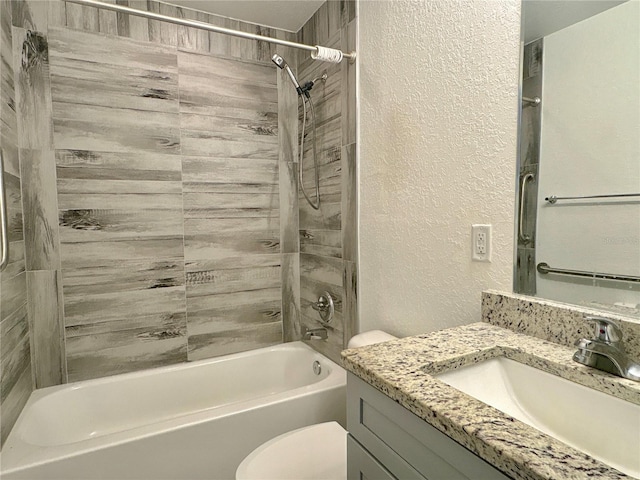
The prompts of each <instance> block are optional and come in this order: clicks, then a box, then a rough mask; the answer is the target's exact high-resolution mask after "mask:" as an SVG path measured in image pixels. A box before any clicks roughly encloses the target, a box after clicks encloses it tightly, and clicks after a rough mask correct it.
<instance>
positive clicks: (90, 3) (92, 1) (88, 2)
mask: <svg viewBox="0 0 640 480" xmlns="http://www.w3.org/2000/svg"><path fill="white" fill-rule="evenodd" d="M66 2H67V3H77V4H78V5H85V6H87V7H96V8H102V9H104V10H111V11H114V12H120V13H128V14H129V15H136V16H138V17H144V18H149V19H151V20H159V21H161V22H169V23H174V24H176V25H182V26H184V27H191V28H199V29H201V30H208V31H210V32H215V33H223V34H225V35H232V36H234V37H241V38H247V39H249V40H259V41H261V42H269V43H275V44H276V45H282V46H283V47H290V48H297V49H299V50H307V51H309V52H312V53H314V54H317V53H318V47H317V46H312V45H305V44H303V43H296V42H289V41H287V40H280V39H279V38H271V37H265V36H262V35H256V34H255V33H249V32H240V31H238V30H232V29H230V28H224V27H218V26H217V25H211V24H210V23H206V22H200V21H198V20H190V19H187V18H176V17H169V16H167V15H162V14H160V13H155V12H147V11H144V10H137V9H135V8H130V7H125V6H124V5H118V4H116V3H104V2H100V1H98V0H66ZM341 53H342V56H343V58H348V59H349V61H350V62H351V63H353V62H354V61H355V59H356V52H351V53H344V52H341Z"/></svg>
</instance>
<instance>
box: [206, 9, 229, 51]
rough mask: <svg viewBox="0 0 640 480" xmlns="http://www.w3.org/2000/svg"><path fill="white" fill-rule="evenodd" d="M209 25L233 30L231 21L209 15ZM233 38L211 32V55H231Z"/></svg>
mask: <svg viewBox="0 0 640 480" xmlns="http://www.w3.org/2000/svg"><path fill="white" fill-rule="evenodd" d="M208 22H209V23H211V24H212V25H216V26H218V27H224V28H231V19H230V18H227V17H221V16H219V15H209V20H208ZM230 45H231V36H229V35H225V34H223V33H215V32H209V53H211V54H213V55H225V56H228V55H229V49H230Z"/></svg>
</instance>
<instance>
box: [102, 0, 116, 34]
mask: <svg viewBox="0 0 640 480" xmlns="http://www.w3.org/2000/svg"><path fill="white" fill-rule="evenodd" d="M102 1H103V2H104V3H116V0H102ZM98 31H99V32H100V33H104V34H107V35H117V34H118V15H117V14H116V12H112V11H110V10H105V9H103V8H101V9H99V10H98Z"/></svg>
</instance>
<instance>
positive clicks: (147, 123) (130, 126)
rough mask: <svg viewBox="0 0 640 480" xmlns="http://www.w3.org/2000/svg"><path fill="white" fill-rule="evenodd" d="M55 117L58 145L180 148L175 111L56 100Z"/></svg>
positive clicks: (92, 148) (113, 148)
mask: <svg viewBox="0 0 640 480" xmlns="http://www.w3.org/2000/svg"><path fill="white" fill-rule="evenodd" d="M53 120H54V144H55V146H56V149H66V150H89V151H107V152H131V151H132V150H142V151H146V152H158V153H175V154H177V153H179V152H180V129H179V127H178V116H177V115H176V114H172V113H163V112H149V111H141V110H126V109H117V108H108V107H100V106H93V105H76V104H69V103H57V102H56V103H54V104H53Z"/></svg>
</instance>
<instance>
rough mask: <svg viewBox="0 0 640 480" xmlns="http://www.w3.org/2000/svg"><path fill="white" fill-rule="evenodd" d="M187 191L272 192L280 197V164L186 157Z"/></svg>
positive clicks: (263, 161)
mask: <svg viewBox="0 0 640 480" xmlns="http://www.w3.org/2000/svg"><path fill="white" fill-rule="evenodd" d="M182 181H183V188H184V191H185V192H220V193H222V192H233V193H271V194H273V195H277V184H278V164H277V163H276V162H275V161H273V160H260V159H253V158H252V159H242V158H211V157H188V156H183V157H182Z"/></svg>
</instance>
